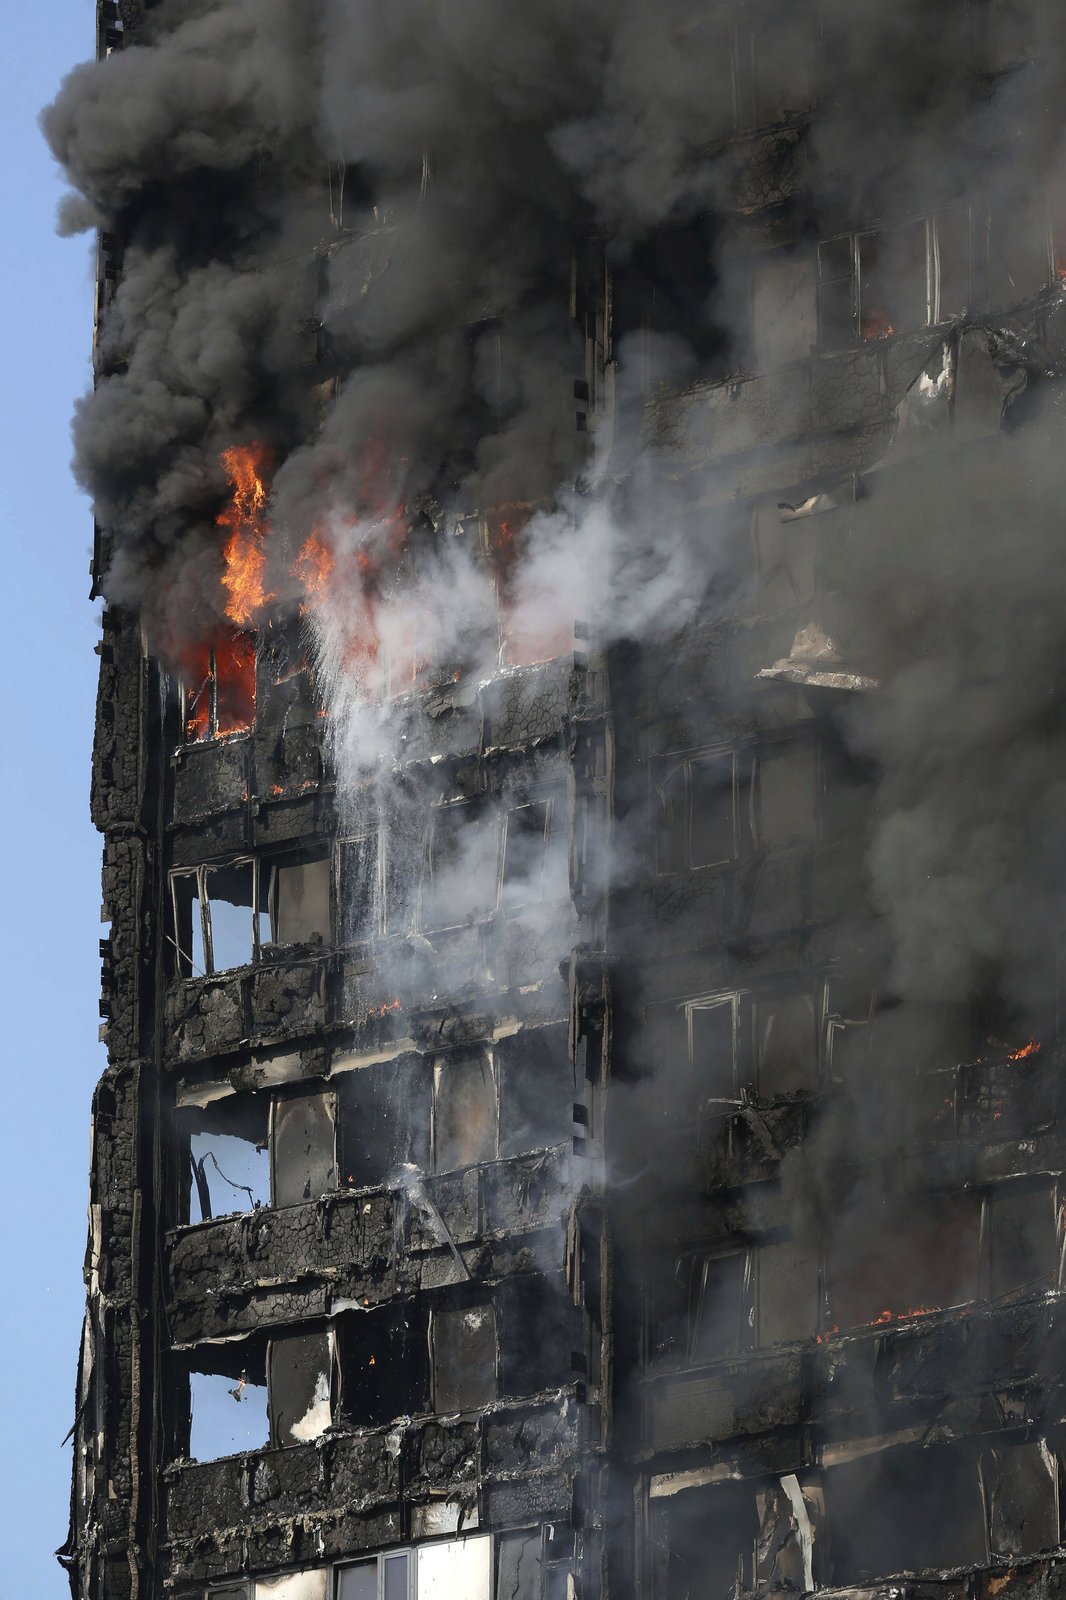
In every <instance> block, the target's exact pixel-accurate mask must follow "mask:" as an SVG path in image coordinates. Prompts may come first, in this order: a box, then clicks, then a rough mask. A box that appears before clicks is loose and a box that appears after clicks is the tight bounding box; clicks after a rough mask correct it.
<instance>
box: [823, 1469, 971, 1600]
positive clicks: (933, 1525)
mask: <svg viewBox="0 0 1066 1600" xmlns="http://www.w3.org/2000/svg"><path fill="white" fill-rule="evenodd" d="M822 1484H823V1488H824V1491H825V1504H826V1514H827V1517H828V1521H829V1539H828V1548H829V1552H830V1562H831V1573H830V1575H829V1577H830V1581H831V1582H832V1583H833V1584H835V1585H842V1586H851V1585H853V1584H858V1583H863V1582H865V1581H867V1580H868V1579H869V1578H872V1577H889V1576H891V1575H892V1574H894V1573H897V1572H915V1571H921V1570H922V1569H923V1568H927V1567H935V1568H940V1567H956V1566H958V1567H962V1566H971V1565H974V1566H976V1565H980V1564H982V1563H983V1562H984V1561H985V1560H986V1559H987V1556H986V1546H985V1528H984V1514H983V1508H982V1504H981V1487H980V1478H979V1474H978V1464H977V1460H976V1458H975V1457H974V1455H973V1454H972V1453H971V1452H970V1451H969V1450H968V1449H966V1448H965V1447H961V1446H949V1445H939V1446H937V1445H933V1446H929V1447H928V1448H927V1449H906V1448H904V1449H898V1450H883V1451H879V1452H878V1453H876V1454H874V1455H870V1456H866V1457H864V1458H863V1459H862V1460H858V1461H851V1462H848V1463H847V1464H846V1465H841V1466H834V1467H831V1468H830V1469H829V1470H828V1471H825V1472H823V1474H822Z"/></svg>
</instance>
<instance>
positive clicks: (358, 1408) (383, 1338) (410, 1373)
mask: <svg viewBox="0 0 1066 1600" xmlns="http://www.w3.org/2000/svg"><path fill="white" fill-rule="evenodd" d="M337 1351H338V1358H339V1370H340V1390H339V1409H340V1412H341V1414H342V1416H343V1418H344V1420H345V1422H347V1423H349V1424H350V1425H351V1426H352V1427H356V1428H378V1427H382V1426H383V1425H384V1424H385V1423H388V1422H394V1421H395V1420H396V1418H397V1417H406V1416H420V1415H423V1414H424V1413H425V1412H427V1411H428V1410H429V1399H430V1372H429V1357H428V1347H427V1326H426V1313H425V1311H424V1310H423V1309H422V1308H420V1307H417V1306H414V1305H399V1306H389V1307H386V1308H383V1309H381V1310H373V1311H366V1312H362V1313H355V1312H353V1313H351V1314H350V1315H347V1316H345V1318H344V1320H343V1322H342V1323H341V1324H340V1325H339V1328H338V1339H337Z"/></svg>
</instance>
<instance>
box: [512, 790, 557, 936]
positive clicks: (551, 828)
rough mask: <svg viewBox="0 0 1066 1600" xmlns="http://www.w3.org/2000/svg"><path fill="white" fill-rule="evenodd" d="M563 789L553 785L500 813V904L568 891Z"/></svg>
mask: <svg viewBox="0 0 1066 1600" xmlns="http://www.w3.org/2000/svg"><path fill="white" fill-rule="evenodd" d="M567 846H568V833H567V815H566V790H565V788H564V787H563V786H562V785H558V786H556V787H555V788H554V789H552V790H551V791H549V792H547V793H545V794H543V795H533V796H531V797H530V798H529V799H528V800H524V801H522V802H521V803H520V804H519V805H516V806H512V807H510V809H509V810H507V811H506V812H505V813H504V833H503V858H502V866H501V879H500V905H501V907H503V908H506V907H508V906H520V905H524V904H527V903H528V902H529V901H532V900H554V899H559V898H561V897H562V896H564V895H566V894H568V893H569V889H570V880H569V864H568V859H567Z"/></svg>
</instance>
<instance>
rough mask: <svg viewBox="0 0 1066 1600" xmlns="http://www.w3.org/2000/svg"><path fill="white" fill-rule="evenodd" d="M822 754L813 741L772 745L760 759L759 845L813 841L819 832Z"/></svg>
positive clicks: (778, 847)
mask: <svg viewBox="0 0 1066 1600" xmlns="http://www.w3.org/2000/svg"><path fill="white" fill-rule="evenodd" d="M817 782H818V757H817V752H816V750H815V747H814V745H813V744H787V745H778V746H777V747H776V748H774V747H771V748H769V749H768V750H766V751H765V752H764V754H763V755H762V757H761V758H760V760H759V829H758V836H759V847H760V849H763V850H781V849H785V848H786V847H787V846H788V845H794V844H812V843H813V842H814V840H815V838H816V835H817Z"/></svg>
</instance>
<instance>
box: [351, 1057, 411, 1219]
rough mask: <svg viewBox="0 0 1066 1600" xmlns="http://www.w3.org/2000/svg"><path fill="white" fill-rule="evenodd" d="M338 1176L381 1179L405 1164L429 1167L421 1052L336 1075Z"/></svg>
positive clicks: (364, 1181)
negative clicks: (417, 1054)
mask: <svg viewBox="0 0 1066 1600" xmlns="http://www.w3.org/2000/svg"><path fill="white" fill-rule="evenodd" d="M338 1095H339V1101H340V1105H339V1148H340V1176H341V1182H342V1183H343V1184H345V1185H347V1186H348V1187H350V1188H356V1189H360V1188H369V1187H377V1186H379V1185H383V1184H384V1183H386V1182H387V1181H388V1180H389V1177H390V1175H391V1174H393V1173H397V1172H398V1171H399V1170H400V1169H402V1168H404V1167H410V1166H413V1167H416V1168H417V1169H418V1171H420V1172H428V1170H429V1164H430V1162H429V1151H430V1121H431V1115H432V1112H431V1106H432V1073H431V1070H430V1068H429V1067H428V1065H427V1063H426V1062H425V1061H424V1060H423V1059H422V1057H421V1056H403V1057H401V1058H400V1059H399V1060H398V1061H387V1062H382V1063H380V1064H376V1065H374V1066H370V1067H360V1068H358V1069H357V1070H356V1071H353V1072H347V1073H344V1074H343V1076H342V1077H340V1078H339V1079H338Z"/></svg>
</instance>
